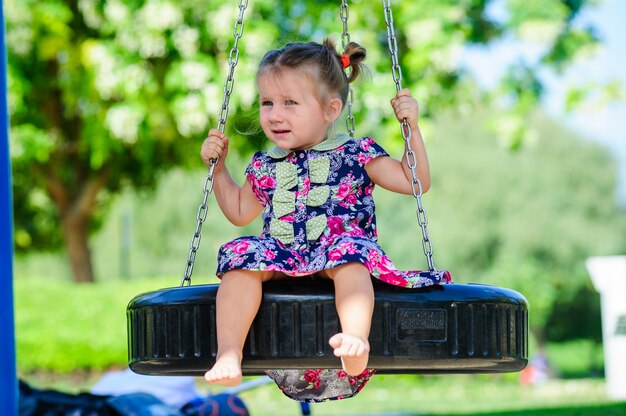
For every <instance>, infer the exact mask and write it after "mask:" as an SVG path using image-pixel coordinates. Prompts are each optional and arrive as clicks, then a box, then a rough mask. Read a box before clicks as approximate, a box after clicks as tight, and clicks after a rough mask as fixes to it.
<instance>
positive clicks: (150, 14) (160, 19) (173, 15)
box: [139, 0, 183, 31]
mask: <svg viewBox="0 0 626 416" xmlns="http://www.w3.org/2000/svg"><path fill="white" fill-rule="evenodd" d="M139 15H140V17H141V18H142V20H143V22H144V26H145V27H146V28H147V29H153V30H157V31H164V30H166V29H173V28H175V27H176V26H178V25H180V23H181V22H182V21H183V14H182V13H181V11H180V10H179V9H178V8H177V7H176V6H174V5H173V4H171V3H169V2H166V1H158V0H156V1H148V2H147V3H146V4H145V5H144V6H143V8H142V9H141V10H140V11H139Z"/></svg>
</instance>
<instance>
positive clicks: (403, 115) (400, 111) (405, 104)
mask: <svg viewBox="0 0 626 416" xmlns="http://www.w3.org/2000/svg"><path fill="white" fill-rule="evenodd" d="M391 106H392V107H393V111H394V113H395V114H396V118H397V119H398V121H402V120H404V119H406V120H407V121H409V122H411V121H415V122H417V118H418V113H419V106H418V104H417V100H416V99H415V98H413V96H412V95H411V91H409V90H408V89H407V88H404V89H402V90H400V91H398V94H396V96H395V98H393V99H392V100H391Z"/></svg>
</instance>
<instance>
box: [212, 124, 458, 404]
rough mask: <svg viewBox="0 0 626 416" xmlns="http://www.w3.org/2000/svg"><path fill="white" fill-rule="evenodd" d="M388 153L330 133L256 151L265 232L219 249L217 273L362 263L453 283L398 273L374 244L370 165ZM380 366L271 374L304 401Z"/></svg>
mask: <svg viewBox="0 0 626 416" xmlns="http://www.w3.org/2000/svg"><path fill="white" fill-rule="evenodd" d="M387 155H388V154H387V152H385V150H384V149H383V148H382V147H381V146H379V145H378V144H376V143H375V142H374V140H372V139H371V138H369V137H368V138H362V139H355V138H351V137H349V136H347V135H339V136H336V137H333V138H329V139H327V140H325V141H323V142H322V143H320V144H318V145H316V146H314V147H312V148H311V149H307V150H294V151H288V150H284V149H280V148H278V147H274V148H272V149H270V150H269V151H267V152H265V151H261V152H257V153H255V154H254V156H253V157H252V161H251V162H250V164H249V165H248V167H247V169H246V178H247V180H248V181H250V183H251V185H252V189H253V191H254V193H255V195H256V197H257V199H258V200H259V202H260V203H261V205H262V206H263V213H262V217H263V231H262V233H261V235H260V236H258V237H240V238H237V239H235V240H233V241H231V242H229V243H227V244H224V245H223V246H222V247H221V248H220V251H219V253H218V266H217V269H218V270H217V275H218V277H222V276H223V274H224V273H225V272H227V271H229V270H233V269H245V270H256V271H261V270H273V271H280V272H283V273H284V274H286V275H288V276H294V277H297V276H306V275H311V274H314V273H316V272H319V271H321V270H325V269H331V268H334V267H337V266H339V265H342V264H345V263H350V262H357V263H361V264H363V265H364V266H365V267H367V269H368V270H369V272H370V274H371V275H372V276H374V277H375V278H377V279H379V280H382V281H383V282H386V283H389V284H392V285H396V286H402V287H408V288H417V287H423V286H430V285H436V284H445V283H449V282H450V281H451V279H450V274H449V273H448V272H447V271H438V272H431V271H426V272H423V271H398V270H397V269H396V267H395V266H394V265H393V263H392V262H391V260H390V259H389V258H388V257H387V255H386V254H385V253H384V251H383V250H382V249H381V248H380V246H379V245H378V243H377V233H376V217H375V213H374V199H373V197H372V191H373V190H374V183H373V182H372V181H371V179H370V178H369V176H368V175H367V172H366V171H365V165H366V164H367V163H368V162H369V161H371V160H372V159H374V158H376V157H379V156H387ZM374 371H375V370H370V369H367V370H365V371H364V372H363V373H362V374H361V375H359V376H356V377H350V376H348V375H346V373H345V372H344V371H343V370H340V369H319V370H296V369H289V370H272V371H268V372H267V374H268V375H269V376H270V377H271V378H272V379H274V381H276V383H277V384H278V386H279V387H280V388H281V390H282V391H283V392H284V393H285V394H286V395H288V396H289V397H291V398H292V399H295V400H299V401H323V400H329V399H340V398H347V397H351V396H354V395H355V394H357V393H358V392H359V391H360V390H361V389H362V388H363V386H365V383H367V381H368V380H369V378H370V377H371V376H372V375H373V374H374Z"/></svg>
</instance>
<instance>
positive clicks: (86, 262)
mask: <svg viewBox="0 0 626 416" xmlns="http://www.w3.org/2000/svg"><path fill="white" fill-rule="evenodd" d="M107 178H108V174H107V172H105V171H99V172H92V176H91V177H90V178H88V179H87V180H84V181H81V182H80V184H81V186H79V187H78V191H77V192H74V193H72V192H70V189H69V187H68V186H67V185H66V184H65V183H63V182H62V181H60V180H58V179H56V177H54V176H53V175H48V180H47V183H46V185H47V187H48V193H49V194H50V196H51V197H52V200H53V201H54V202H55V204H56V206H57V208H58V209H59V213H60V215H61V223H62V224H61V225H62V227H63V237H64V238H65V246H66V247H67V253H68V256H69V260H70V264H71V266H72V272H73V275H74V281H75V282H78V283H85V282H93V281H95V277H94V272H93V266H92V262H91V252H90V250H89V225H90V221H91V216H92V214H93V209H94V206H95V203H96V197H97V196H98V193H99V192H100V190H101V189H102V188H103V187H104V184H105V183H106V182H107Z"/></svg>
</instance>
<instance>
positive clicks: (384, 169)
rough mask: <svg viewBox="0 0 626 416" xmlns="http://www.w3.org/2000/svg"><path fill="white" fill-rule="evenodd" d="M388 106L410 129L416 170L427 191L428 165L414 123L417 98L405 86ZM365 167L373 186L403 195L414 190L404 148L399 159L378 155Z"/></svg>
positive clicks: (416, 115) (419, 134)
mask: <svg viewBox="0 0 626 416" xmlns="http://www.w3.org/2000/svg"><path fill="white" fill-rule="evenodd" d="M391 106H392V107H393V110H394V112H395V114H396V118H397V119H398V121H399V122H402V120H404V119H406V121H407V122H408V124H409V127H410V128H411V141H410V142H411V149H413V152H414V153H415V162H417V164H416V167H415V173H416V175H417V178H418V179H419V181H420V184H421V185H422V192H426V191H428V189H429V188H430V168H429V166H428V156H427V154H426V147H425V146H424V140H423V139H422V133H421V132H420V129H419V126H418V123H417V121H418V112H419V107H418V104H417V100H415V98H413V96H412V95H411V92H410V91H409V90H408V89H403V90H400V91H399V92H398V94H397V95H396V97H395V98H394V99H393V100H391ZM405 148H406V146H405ZM365 170H366V171H367V174H368V175H369V177H370V179H372V181H373V182H374V183H375V184H376V185H379V186H382V187H383V188H385V189H388V190H390V191H393V192H398V193H402V194H407V195H410V194H412V193H413V188H412V186H411V182H412V181H413V174H412V172H411V168H409V166H408V163H407V159H406V149H405V153H404V154H403V155H402V160H401V161H400V160H397V159H393V158H391V157H386V156H383V157H377V158H375V159H373V160H371V161H370V162H369V163H368V164H367V165H365Z"/></svg>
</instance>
